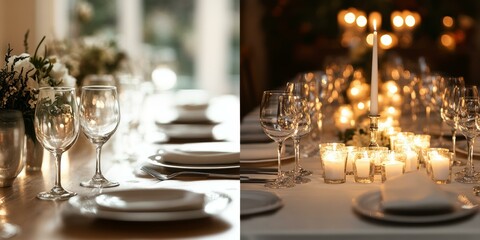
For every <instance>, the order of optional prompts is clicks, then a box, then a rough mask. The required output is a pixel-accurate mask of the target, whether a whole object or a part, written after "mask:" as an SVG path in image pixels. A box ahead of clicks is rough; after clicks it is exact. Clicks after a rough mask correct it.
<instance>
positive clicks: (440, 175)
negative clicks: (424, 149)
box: [430, 152, 450, 183]
mask: <svg viewBox="0 0 480 240" xmlns="http://www.w3.org/2000/svg"><path fill="white" fill-rule="evenodd" d="M430 166H431V168H432V174H433V180H434V181H436V182H441V183H445V182H446V181H449V179H450V159H448V158H447V157H444V156H442V155H440V154H438V153H436V152H433V153H432V154H430Z"/></svg>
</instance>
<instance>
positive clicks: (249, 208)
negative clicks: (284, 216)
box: [240, 190, 283, 216]
mask: <svg viewBox="0 0 480 240" xmlns="http://www.w3.org/2000/svg"><path fill="white" fill-rule="evenodd" d="M282 206H283V203H282V200H281V199H280V198H279V197H278V196H277V195H275V194H273V193H271V192H266V191H258V190H241V192H240V215H241V216H247V215H252V214H257V213H262V212H268V211H272V210H275V209H278V208H280V207H282Z"/></svg>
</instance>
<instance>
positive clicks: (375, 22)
mask: <svg viewBox="0 0 480 240" xmlns="http://www.w3.org/2000/svg"><path fill="white" fill-rule="evenodd" d="M373 31H374V32H376V31H377V19H373Z"/></svg>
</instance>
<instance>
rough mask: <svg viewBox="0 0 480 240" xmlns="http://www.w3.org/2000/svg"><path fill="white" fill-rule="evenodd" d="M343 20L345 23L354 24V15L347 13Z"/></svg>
mask: <svg viewBox="0 0 480 240" xmlns="http://www.w3.org/2000/svg"><path fill="white" fill-rule="evenodd" d="M344 19H345V22H346V23H348V24H352V23H353V22H355V14H354V13H353V12H348V13H346V14H345V17H344Z"/></svg>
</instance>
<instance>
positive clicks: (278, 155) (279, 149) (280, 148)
mask: <svg viewBox="0 0 480 240" xmlns="http://www.w3.org/2000/svg"><path fill="white" fill-rule="evenodd" d="M282 149H283V141H281V142H278V148H277V164H278V171H277V175H278V178H281V177H282V162H281V161H282Z"/></svg>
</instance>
